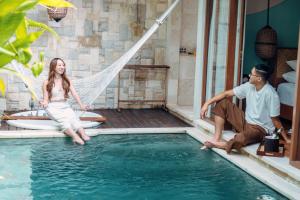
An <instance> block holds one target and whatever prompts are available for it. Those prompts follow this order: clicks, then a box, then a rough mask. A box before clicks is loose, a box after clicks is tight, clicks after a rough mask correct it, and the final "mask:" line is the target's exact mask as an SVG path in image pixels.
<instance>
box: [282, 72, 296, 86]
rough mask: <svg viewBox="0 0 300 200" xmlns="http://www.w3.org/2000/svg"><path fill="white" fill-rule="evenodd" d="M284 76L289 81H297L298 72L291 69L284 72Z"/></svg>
mask: <svg viewBox="0 0 300 200" xmlns="http://www.w3.org/2000/svg"><path fill="white" fill-rule="evenodd" d="M282 77H283V79H284V80H286V81H287V82H289V83H296V72H295V71H290V72H287V73H284V74H282Z"/></svg>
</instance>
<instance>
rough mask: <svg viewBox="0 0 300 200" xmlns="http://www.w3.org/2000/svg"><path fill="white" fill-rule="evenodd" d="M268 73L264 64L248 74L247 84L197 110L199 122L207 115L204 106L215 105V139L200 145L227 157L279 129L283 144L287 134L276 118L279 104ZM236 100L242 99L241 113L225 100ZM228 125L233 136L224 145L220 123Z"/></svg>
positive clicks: (220, 95)
mask: <svg viewBox="0 0 300 200" xmlns="http://www.w3.org/2000/svg"><path fill="white" fill-rule="evenodd" d="M269 76H270V69H269V67H268V66H267V65H265V64H259V65H256V66H254V67H253V69H252V70H251V73H250V74H249V78H250V79H249V82H247V83H245V84H242V85H240V86H238V87H235V88H234V89H232V90H227V91H225V92H222V93H221V94H219V95H216V96H215V97H213V98H211V99H209V100H208V101H207V102H205V103H204V105H203V106H202V108H201V118H202V119H203V118H204V117H205V115H206V113H207V110H208V106H209V105H211V104H213V103H216V105H215V107H214V109H213V113H214V114H215V135H214V137H213V139H212V140H209V141H206V142H205V143H204V145H205V146H206V147H208V148H212V147H216V148H220V149H225V150H226V151H227V153H230V152H231V150H232V149H236V150H240V149H241V147H243V146H245V145H248V144H253V143H257V142H261V141H262V139H263V138H264V136H265V135H266V134H267V133H272V132H273V131H274V130H275V127H276V128H278V129H279V128H281V129H282V132H281V136H282V137H283V138H284V139H285V140H286V141H287V142H289V140H288V137H287V133H286V131H284V130H283V127H282V124H281V122H280V120H279V118H278V116H279V115H280V102H279V97H278V94H277V92H276V91H275V89H274V88H273V87H272V86H271V85H270V84H269V83H268V81H267V80H268V78H269ZM232 96H237V98H239V99H243V98H246V112H245V113H244V112H243V111H242V110H241V109H239V108H238V107H237V106H236V105H235V104H233V103H232V102H231V101H229V100H228V99H227V98H228V97H232ZM225 121H228V122H229V123H230V124H231V125H232V126H233V128H234V129H235V130H236V131H237V134H236V135H235V136H234V138H233V139H231V140H230V141H228V142H225V141H222V140H221V137H222V131H223V129H224V123H225Z"/></svg>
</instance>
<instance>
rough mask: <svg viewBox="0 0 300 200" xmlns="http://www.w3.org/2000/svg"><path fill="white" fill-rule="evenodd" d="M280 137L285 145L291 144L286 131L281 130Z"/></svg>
mask: <svg viewBox="0 0 300 200" xmlns="http://www.w3.org/2000/svg"><path fill="white" fill-rule="evenodd" d="M280 135H281V136H282V137H283V139H284V140H285V142H286V143H287V144H290V143H291V140H290V139H289V138H288V134H287V131H286V130H284V129H283V130H282V131H281V133H280Z"/></svg>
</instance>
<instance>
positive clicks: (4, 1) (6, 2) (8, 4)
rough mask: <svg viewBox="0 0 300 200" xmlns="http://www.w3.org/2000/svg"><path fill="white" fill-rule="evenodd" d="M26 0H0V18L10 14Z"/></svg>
mask: <svg viewBox="0 0 300 200" xmlns="http://www.w3.org/2000/svg"><path fill="white" fill-rule="evenodd" d="M25 1H26V0H13V1H12V0H0V8H1V12H0V18H1V17H3V16H6V15H8V14H12V13H13V12H15V11H16V10H17V8H18V7H19V6H20V5H22V4H23V3H24V2H25Z"/></svg>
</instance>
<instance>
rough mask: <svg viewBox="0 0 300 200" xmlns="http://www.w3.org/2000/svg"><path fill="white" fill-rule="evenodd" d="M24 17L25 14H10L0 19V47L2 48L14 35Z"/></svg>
mask: <svg viewBox="0 0 300 200" xmlns="http://www.w3.org/2000/svg"><path fill="white" fill-rule="evenodd" d="M1 11H2V9H1ZM0 13H1V12H0ZM24 16H25V13H12V14H9V15H7V16H4V17H0V46H3V44H5V43H6V42H7V41H8V40H9V39H10V38H11V37H12V36H13V35H14V33H15V31H16V29H17V28H18V26H19V25H20V23H22V20H23V19H24Z"/></svg>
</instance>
